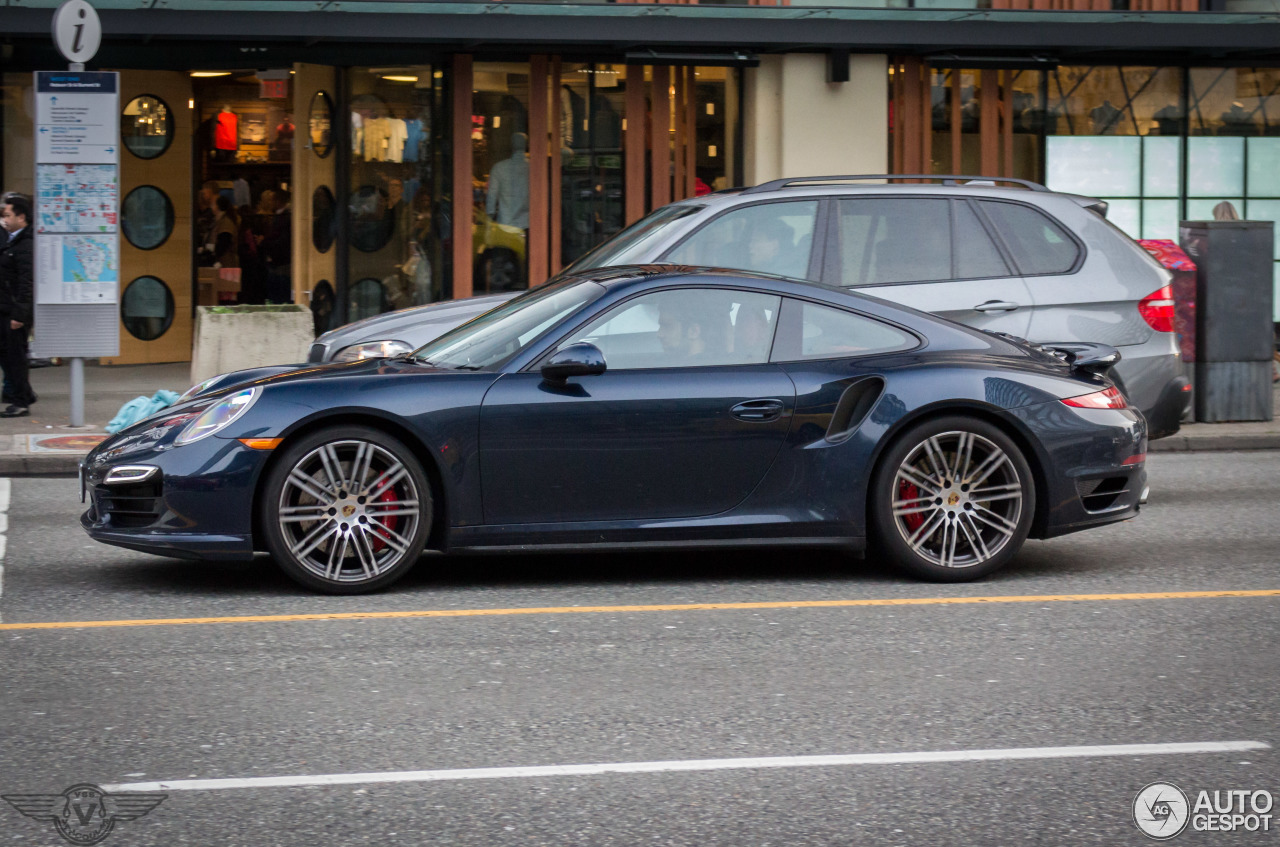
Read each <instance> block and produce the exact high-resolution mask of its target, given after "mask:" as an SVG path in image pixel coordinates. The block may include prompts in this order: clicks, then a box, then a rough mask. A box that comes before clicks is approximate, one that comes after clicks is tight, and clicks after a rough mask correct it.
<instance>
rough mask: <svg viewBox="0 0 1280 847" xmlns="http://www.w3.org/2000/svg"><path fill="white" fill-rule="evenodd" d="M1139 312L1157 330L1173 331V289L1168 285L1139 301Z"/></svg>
mask: <svg viewBox="0 0 1280 847" xmlns="http://www.w3.org/2000/svg"><path fill="white" fill-rule="evenodd" d="M1138 314H1140V315H1142V319H1143V320H1144V321H1146V322H1147V324H1148V325H1149V326H1150V327H1151V328H1152V329H1154V330H1155V331H1156V332H1173V289H1172V288H1171V287H1170V286H1168V285H1166V286H1165V287H1164V288H1161V289H1159V290H1158V291H1152V292H1151V293H1150V294H1148V295H1147V296H1146V297H1143V298H1142V299H1141V300H1139V301H1138Z"/></svg>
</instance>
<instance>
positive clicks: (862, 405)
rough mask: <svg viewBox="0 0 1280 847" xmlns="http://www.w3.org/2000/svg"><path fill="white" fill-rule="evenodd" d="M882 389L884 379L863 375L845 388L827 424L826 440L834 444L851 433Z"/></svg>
mask: <svg viewBox="0 0 1280 847" xmlns="http://www.w3.org/2000/svg"><path fill="white" fill-rule="evenodd" d="M883 391H884V380H883V379H881V378H880V377H878V376H869V377H865V378H863V379H860V380H858V381H857V382H854V383H852V384H851V385H850V386H849V387H848V388H846V389H845V390H844V394H841V395H840V402H838V403H836V410H835V413H834V414H833V415H832V416H831V423H830V424H829V425H828V426H827V441H830V442H832V443H833V444H834V443H836V442H840V441H844V440H845V439H846V438H848V437H849V436H851V435H853V433H854V432H855V431H856V430H857V429H858V427H859V426H860V425H861V424H862V421H863V419H864V418H866V416H867V415H868V414H869V413H870V412H871V407H872V406H874V405H875V404H876V401H877V400H879V399H880V394H881V392H883Z"/></svg>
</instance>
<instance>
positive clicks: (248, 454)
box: [80, 436, 269, 560]
mask: <svg viewBox="0 0 1280 847" xmlns="http://www.w3.org/2000/svg"><path fill="white" fill-rule="evenodd" d="M113 443H114V439H113V440H111V441H107V442H106V443H104V444H103V446H102V447H101V448H99V449H98V450H95V451H94V452H92V453H90V454H89V455H88V456H87V457H86V458H85V461H84V462H83V463H82V464H81V466H80V473H81V480H82V482H81V484H82V486H83V490H84V493H85V495H86V501H87V503H88V506H89V508H88V509H87V510H86V511H85V513H84V514H83V515H82V516H81V518H80V525H81V526H82V527H83V528H84V530H85V532H87V533H88V534H89V537H90V538H93V539H94V540H95V541H101V542H102V543H104V544H111V545H114V546H117V547H124V548H127V549H130V550H138V551H141V552H144V553H153V554H156V555H159V556H174V557H178V558H190V559H220V560H227V559H233V560H234V559H240V560H243V559H249V558H252V557H253V552H254V544H253V501H254V498H253V493H254V489H255V487H256V484H257V480H258V477H259V474H260V473H261V471H262V468H263V467H264V466H265V464H266V459H267V457H268V456H269V453H264V452H263V451H260V450H253V449H250V448H248V447H245V446H244V445H242V444H240V443H239V442H238V441H235V440H233V439H224V438H219V437H217V436H212V437H210V438H206V439H203V440H201V441H198V442H196V443H194V444H189V445H186V446H184V447H181V448H176V449H174V448H171V447H156V448H154V449H147V450H141V451H139V450H132V451H129V452H127V453H126V454H124V455H123V456H121V455H112V453H113V451H112V450H111V447H112V446H113ZM103 448H106V449H103ZM125 464H128V465H152V466H155V467H156V468H158V472H157V473H155V474H153V475H152V476H151V477H150V478H148V479H147V480H145V481H143V482H140V483H129V484H124V485H106V484H105V482H104V480H105V477H106V475H107V472H108V471H110V470H111V468H113V467H115V466H117V465H125Z"/></svg>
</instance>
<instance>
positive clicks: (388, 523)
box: [373, 485, 400, 553]
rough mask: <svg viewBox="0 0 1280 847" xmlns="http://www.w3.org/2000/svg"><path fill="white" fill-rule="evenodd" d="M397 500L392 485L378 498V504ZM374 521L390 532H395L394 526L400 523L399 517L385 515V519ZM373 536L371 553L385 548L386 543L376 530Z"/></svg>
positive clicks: (398, 497)
mask: <svg viewBox="0 0 1280 847" xmlns="http://www.w3.org/2000/svg"><path fill="white" fill-rule="evenodd" d="M399 499H400V495H399V494H397V493H396V486H394V485H393V486H391V487H390V488H388V489H387V490H386V491H384V492H382V494H380V495H379V496H378V502H379V503H392V502H394V501H396V500H399ZM375 520H376V521H377V522H378V523H380V524H382V525H383V526H385V527H386V528H387V529H389V530H391V531H392V532H395V529H396V524H398V523H400V517H399V516H398V515H387V516H386V517H385V518H375ZM374 536H375V538H374V542H373V552H375V553H377V552H379V551H380V550H382V548H383V547H386V546H387V542H385V541H383V540H382V539H383V538H384V537H385V536H382V534H381V533H379V532H377V531H376V530H375V531H374Z"/></svg>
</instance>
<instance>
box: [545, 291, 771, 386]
mask: <svg viewBox="0 0 1280 847" xmlns="http://www.w3.org/2000/svg"><path fill="white" fill-rule="evenodd" d="M780 299H781V298H780V297H777V296H774V295H772V294H761V293H759V292H755V291H734V290H729V289H722V288H682V289H669V290H666V291H655V292H653V293H652V294H645V295H643V296H641V297H637V298H636V299H634V300H630V301H628V302H626V303H624V304H622V305H621V306H618V307H617V308H616V309H612V310H610V311H609V312H608V313H606V314H605V315H604V316H602V317H600V318H599V319H597V320H596V321H595V322H593V323H592V324H590V325H589V326H588V327H587V328H586V329H585V330H582V331H579V332H575V333H573V334H572V335H571V336H570V337H569V338H568V339H566V341H565V342H564V344H573V343H575V342H578V341H587V342H590V343H591V344H594V345H596V346H597V347H599V348H600V351H601V352H602V353H604V360H605V364H606V365H608V367H609V370H635V369H639V368H683V367H705V366H713V365H748V364H763V363H765V362H768V361H769V348H770V347H771V346H772V344H773V331H774V327H775V326H776V324H777V320H778V301H779V300H780ZM561 346H564V345H563V344H562V345H561Z"/></svg>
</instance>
